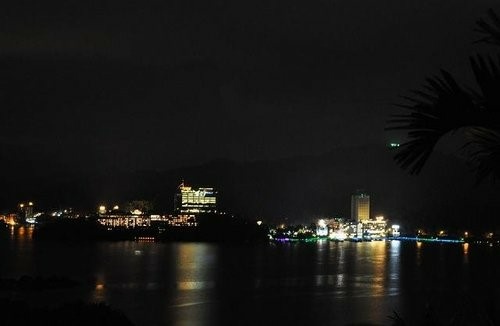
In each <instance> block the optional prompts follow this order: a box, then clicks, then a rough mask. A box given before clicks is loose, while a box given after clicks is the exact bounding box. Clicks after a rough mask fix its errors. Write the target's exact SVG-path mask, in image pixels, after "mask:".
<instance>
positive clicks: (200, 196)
mask: <svg viewBox="0 0 500 326" xmlns="http://www.w3.org/2000/svg"><path fill="white" fill-rule="evenodd" d="M174 210H175V213H177V214H203V213H216V212H217V192H216V191H215V190H214V188H192V187H188V186H185V185H184V183H181V184H180V186H179V189H178V191H177V193H176V194H175V197H174Z"/></svg>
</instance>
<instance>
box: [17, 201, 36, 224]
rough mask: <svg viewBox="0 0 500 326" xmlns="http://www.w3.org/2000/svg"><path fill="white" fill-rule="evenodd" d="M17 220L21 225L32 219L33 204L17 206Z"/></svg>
mask: <svg viewBox="0 0 500 326" xmlns="http://www.w3.org/2000/svg"><path fill="white" fill-rule="evenodd" d="M19 218H20V222H22V223H24V222H26V220H31V219H32V218H33V202H31V201H30V202H28V203H26V204H25V203H21V204H19Z"/></svg>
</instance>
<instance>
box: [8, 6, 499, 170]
mask: <svg viewBox="0 0 500 326" xmlns="http://www.w3.org/2000/svg"><path fill="white" fill-rule="evenodd" d="M497 3H498V2H497V1H494V0H475V1H470V0H418V1H417V0H408V1H400V0H387V1H368V0H365V1H361V0H331V1H296V0H287V1H269V0H265V1H260V0H257V1H255V0H254V1H198V0H194V1H184V0H183V1H130V0H120V1H101V0H100V1H68V0H65V1H49V2H40V1H11V2H10V3H9V4H6V5H5V4H4V5H3V6H2V10H1V13H0V15H1V18H2V19H1V21H2V28H1V29H0V51H1V52H0V67H1V70H0V71H1V74H0V81H1V83H0V101H1V102H0V103H1V104H0V108H1V109H0V148H1V149H2V150H1V153H0V154H1V159H2V167H3V171H2V173H3V174H13V173H14V174H15V173H26V170H23V169H26V168H27V167H29V170H30V172H29V173H35V174H41V175H43V174H44V173H45V172H46V171H48V170H50V169H58V168H59V167H61V166H64V167H66V168H68V169H74V170H75V171H76V170H82V169H88V170H94V169H99V168H102V167H106V168H117V169H124V170H129V171H134V170H141V169H157V170H162V169H169V168H175V167H180V166H186V165H192V164H200V163H203V162H207V161H210V160H213V159H217V158H228V159H235V160H243V161H247V160H263V159H277V158H283V157H290V156H294V155H301V154H320V153H324V152H327V151H329V150H331V149H334V148H342V147H355V146H363V145H367V144H384V143H386V142H388V141H389V140H393V138H398V137H396V136H394V135H390V134H388V133H387V132H385V131H384V127H385V124H386V121H387V119H388V117H389V114H390V113H393V112H394V111H395V108H394V106H391V103H394V102H397V101H399V96H400V95H405V94H407V92H408V90H410V89H414V88H418V87H419V86H420V85H421V84H422V83H423V81H424V79H425V77H427V76H429V75H432V74H435V73H437V72H438V69H439V68H445V69H448V70H450V71H452V72H453V73H454V74H456V75H457V76H458V77H459V78H462V79H464V80H467V79H468V78H469V77H470V70H469V66H468V57H469V56H470V55H472V54H474V53H476V52H478V51H479V52H481V51H482V52H484V51H487V50H486V49H483V48H481V47H480V46H478V45H474V44H473V42H474V41H475V40H477V39H478V38H479V35H477V34H476V33H475V32H474V26H475V21H476V20H477V19H479V18H481V17H486V11H487V10H488V9H489V8H495V7H494V5H495V4H497ZM394 140H397V141H401V139H394Z"/></svg>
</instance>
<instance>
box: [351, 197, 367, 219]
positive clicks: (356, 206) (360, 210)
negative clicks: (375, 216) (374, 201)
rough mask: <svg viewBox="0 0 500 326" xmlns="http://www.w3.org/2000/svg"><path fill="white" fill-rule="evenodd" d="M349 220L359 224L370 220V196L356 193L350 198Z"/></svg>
mask: <svg viewBox="0 0 500 326" xmlns="http://www.w3.org/2000/svg"><path fill="white" fill-rule="evenodd" d="M351 219H352V220H354V221H356V222H357V223H360V222H362V221H366V220H368V219H370V196H369V195H368V194H366V193H364V192H362V191H357V192H356V193H355V194H353V195H352V196H351Z"/></svg>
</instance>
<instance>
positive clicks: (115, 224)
mask: <svg viewBox="0 0 500 326" xmlns="http://www.w3.org/2000/svg"><path fill="white" fill-rule="evenodd" d="M101 212H102V210H101V207H99V216H98V218H97V221H98V222H99V223H100V224H102V225H104V226H107V227H108V228H127V229H131V228H132V229H133V228H136V227H148V226H151V218H150V217H149V216H148V215H144V214H143V213H142V212H141V211H137V210H136V211H133V212H123V211H119V210H118V209H113V210H110V211H105V212H104V213H101Z"/></svg>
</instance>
